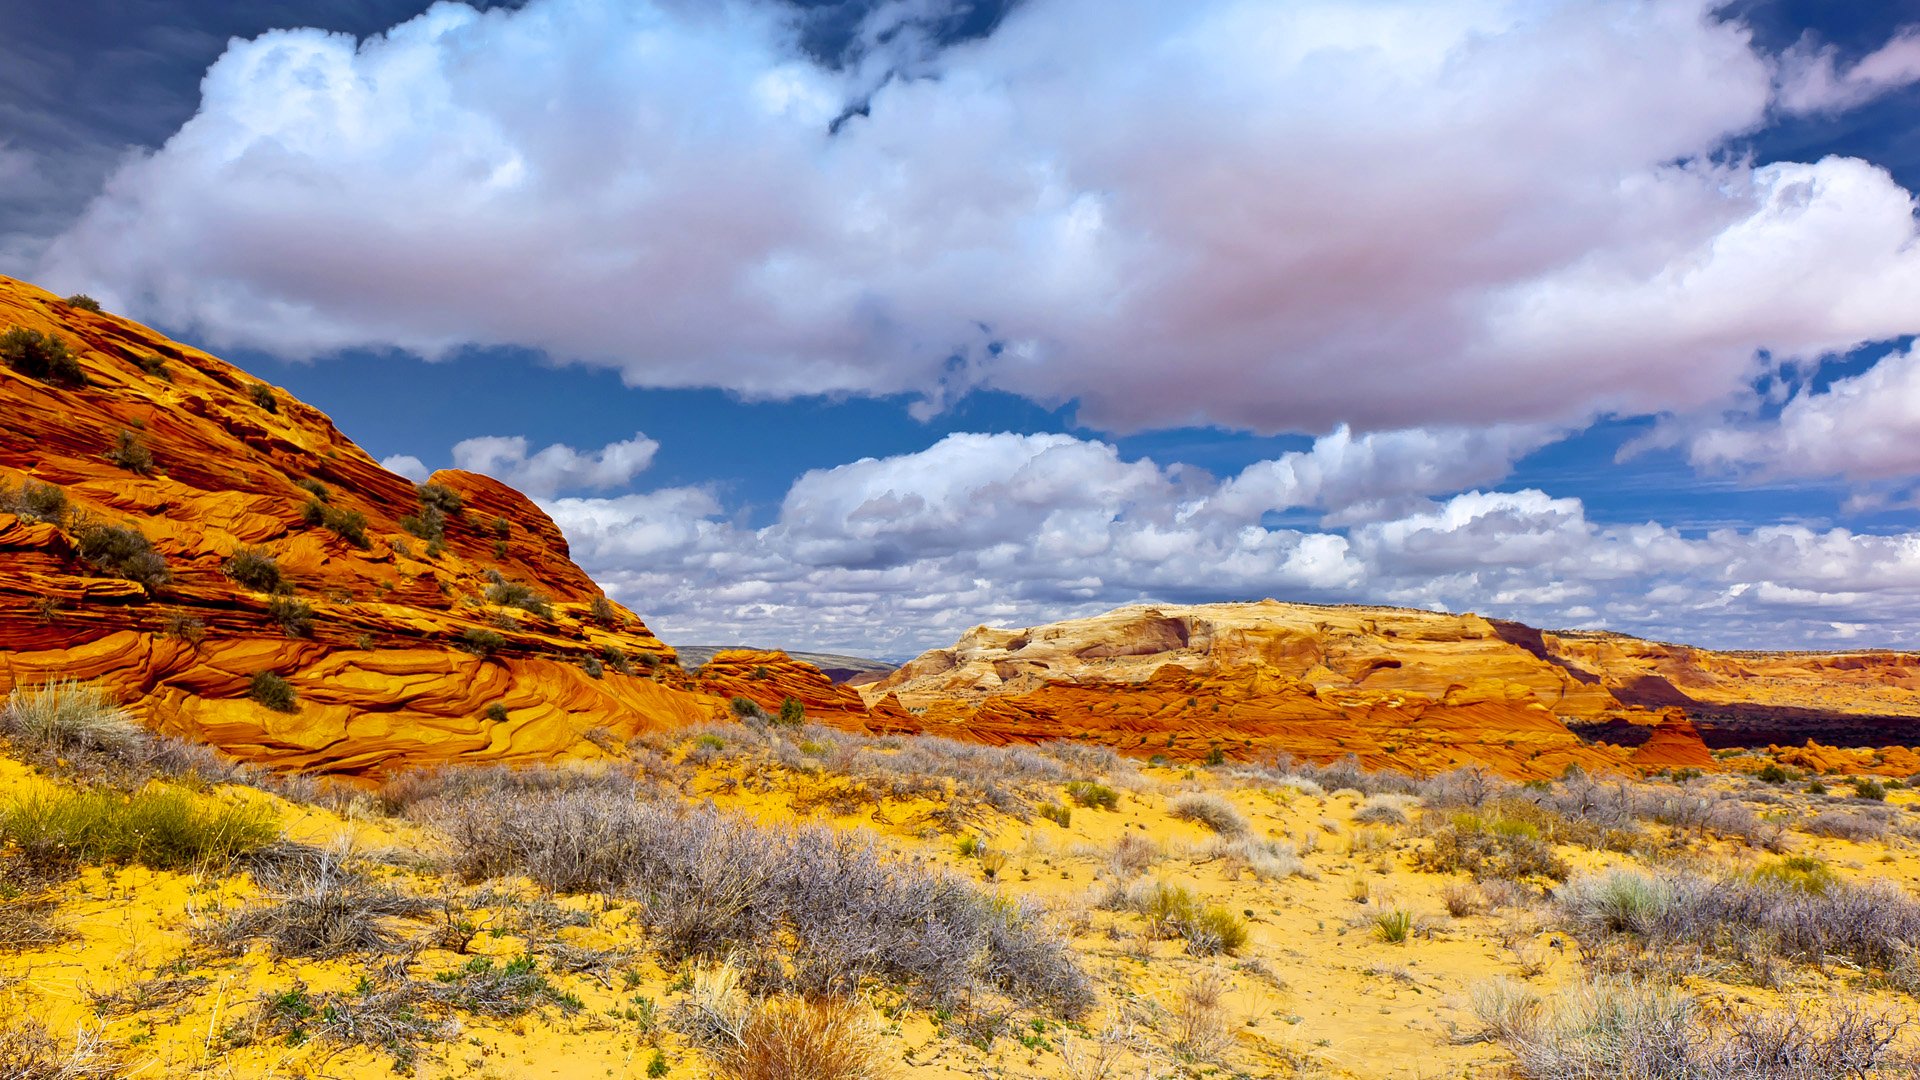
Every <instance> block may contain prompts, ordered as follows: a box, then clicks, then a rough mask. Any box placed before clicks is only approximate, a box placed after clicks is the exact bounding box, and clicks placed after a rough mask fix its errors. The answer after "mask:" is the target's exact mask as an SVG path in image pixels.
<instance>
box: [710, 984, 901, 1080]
mask: <svg viewBox="0 0 1920 1080" xmlns="http://www.w3.org/2000/svg"><path fill="white" fill-rule="evenodd" d="M709 1055H710V1056H711V1057H712V1058H713V1064H714V1072H715V1075H717V1076H719V1077H723V1078H725V1080H876V1078H878V1077H881V1076H884V1075H887V1072H888V1070H887V1059H886V1055H885V1053H884V1051H883V1049H882V1047H881V1046H880V1043H879V1040H878V1038H877V1035H876V1033H875V1030H874V1025H873V1023H872V1022H871V1020H870V1019H869V1018H868V1016H867V1014H866V1011H865V1010H864V1009H862V1008H861V1007H860V1006H859V1005H858V1004H856V1003H855V1002H853V1001H850V1000H848V999H845V998H824V999H816V1000H808V999H805V998H795V997H777V998H772V999H769V1000H766V1001H761V1002H759V1003H757V1004H755V1005H753V1006H751V1007H750V1008H749V1009H748V1010H747V1013H746V1017H745V1019H744V1021H743V1022H741V1024H740V1025H739V1028H738V1032H737V1034H735V1035H733V1037H732V1038H728V1039H726V1040H725V1041H723V1042H721V1043H720V1045H718V1046H715V1047H714V1048H712V1049H711V1050H710V1051H709Z"/></svg>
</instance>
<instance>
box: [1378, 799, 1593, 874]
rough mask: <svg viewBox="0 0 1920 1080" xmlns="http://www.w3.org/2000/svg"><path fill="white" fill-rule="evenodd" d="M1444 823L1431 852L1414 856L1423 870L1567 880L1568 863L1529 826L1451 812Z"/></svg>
mask: <svg viewBox="0 0 1920 1080" xmlns="http://www.w3.org/2000/svg"><path fill="white" fill-rule="evenodd" d="M1446 821H1447V823H1446V824H1445V825H1444V826H1441V827H1440V828H1438V829H1436V830H1435V831H1434V833H1433V840H1432V845H1431V847H1429V848H1426V849H1423V850H1422V851H1420V852H1418V853H1417V854H1416V855H1415V856H1414V862H1415V864H1416V865H1418V866H1419V867H1421V868H1422V869H1425V870H1430V871H1433V872H1435V873H1442V874H1450V873H1461V872H1464V873H1467V874H1470V875H1472V876H1474V877H1476V878H1505V879H1510V880H1516V881H1517V880H1523V879H1526V878H1535V877H1544V878H1552V879H1554V880H1559V879H1562V878H1565V877H1566V876H1567V873H1568V869H1567V864H1566V863H1565V862H1564V861H1563V860H1562V859H1561V858H1560V857H1559V856H1558V855H1556V854H1554V851H1553V847H1552V845H1551V844H1549V843H1547V842H1546V841H1545V840H1543V839H1541V836H1540V830H1539V827H1538V826H1536V825H1534V824H1533V823H1532V822H1528V821H1523V820H1520V819H1517V818H1511V817H1504V816H1497V815H1496V816H1487V815H1483V814H1479V813H1475V812H1472V811H1460V812H1457V813H1454V814H1452V815H1449V817H1448V818H1447V819H1446Z"/></svg>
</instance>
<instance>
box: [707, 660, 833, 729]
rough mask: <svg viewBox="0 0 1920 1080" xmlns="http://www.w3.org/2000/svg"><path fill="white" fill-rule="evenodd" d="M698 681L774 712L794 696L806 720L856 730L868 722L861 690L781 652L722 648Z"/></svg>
mask: <svg viewBox="0 0 1920 1080" xmlns="http://www.w3.org/2000/svg"><path fill="white" fill-rule="evenodd" d="M694 680H695V685H696V686H697V687H698V688H699V689H701V690H704V691H706V692H707V693H710V694H715V695H717V696H719V697H723V698H726V699H727V700H729V701H731V700H732V699H734V698H736V697H743V698H746V699H747V700H748V701H751V702H753V703H754V704H756V705H758V706H760V707H761V708H762V709H764V710H765V711H766V712H768V713H769V714H772V715H775V716H777V715H779V713H780V707H781V706H782V705H784V704H785V703H786V702H787V701H788V699H792V700H794V701H798V702H799V703H800V705H801V707H802V708H803V709H804V710H805V712H806V718H807V719H808V720H811V721H814V722H816V723H822V724H831V725H833V726H834V727H840V728H847V729H851V730H856V731H857V730H861V729H863V728H865V727H866V722H867V704H866V701H865V700H864V699H862V698H861V696H860V692H859V691H857V690H855V689H853V688H852V687H850V686H845V685H842V684H839V683H836V682H834V681H833V680H831V679H829V678H827V676H826V673H824V672H822V671H821V670H820V669H819V668H817V667H814V666H813V665H812V664H806V663H802V662H800V661H798V660H795V659H793V658H791V657H789V656H788V655H787V654H786V653H783V652H778V651H773V650H759V649H721V650H719V651H718V652H716V653H714V654H713V656H712V658H711V659H709V660H708V661H707V662H706V663H705V664H704V665H702V666H701V667H700V668H698V669H697V670H696V671H695V672H694Z"/></svg>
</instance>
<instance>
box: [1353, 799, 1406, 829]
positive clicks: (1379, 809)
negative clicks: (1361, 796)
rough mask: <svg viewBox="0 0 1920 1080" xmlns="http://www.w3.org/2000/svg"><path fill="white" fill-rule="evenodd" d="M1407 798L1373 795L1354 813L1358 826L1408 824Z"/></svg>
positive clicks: (1355, 822) (1354, 820)
mask: <svg viewBox="0 0 1920 1080" xmlns="http://www.w3.org/2000/svg"><path fill="white" fill-rule="evenodd" d="M1405 799H1406V796H1397V795H1371V796H1368V797H1367V801H1366V802H1364V803H1362V804H1361V805H1360V809H1358V810H1355V811H1354V812H1353V823H1354V824H1356V825H1405V824H1407V810H1406V802H1405Z"/></svg>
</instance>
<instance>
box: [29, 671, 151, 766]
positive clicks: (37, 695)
mask: <svg viewBox="0 0 1920 1080" xmlns="http://www.w3.org/2000/svg"><path fill="white" fill-rule="evenodd" d="M0 730H4V731H5V732H6V733H7V734H8V735H9V736H10V737H12V738H14V739H16V740H18V741H20V742H22V743H24V744H26V745H27V746H29V747H31V748H33V749H36V750H44V751H50V752H52V753H56V754H71V753H76V752H80V751H86V750H100V751H105V752H107V753H112V754H129V753H132V752H134V751H136V750H138V749H140V748H141V746H142V744H143V742H144V741H145V739H146V734H147V733H146V730H145V729H144V728H142V727H141V726H140V725H139V724H138V723H135V722H134V719H133V717H132V716H130V715H128V714H127V712H126V710H124V709H122V708H121V707H120V705H119V703H118V702H116V701H114V700H113V699H112V698H111V697H109V696H108V695H107V692H106V691H105V690H103V689H101V688H100V687H98V686H95V685H92V684H89V683H81V682H78V681H75V680H72V679H54V680H50V681H48V682H45V683H42V684H40V685H39V686H21V687H15V688H14V689H13V691H12V692H11V693H9V694H8V695H7V702H6V704H5V705H4V706H0Z"/></svg>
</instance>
